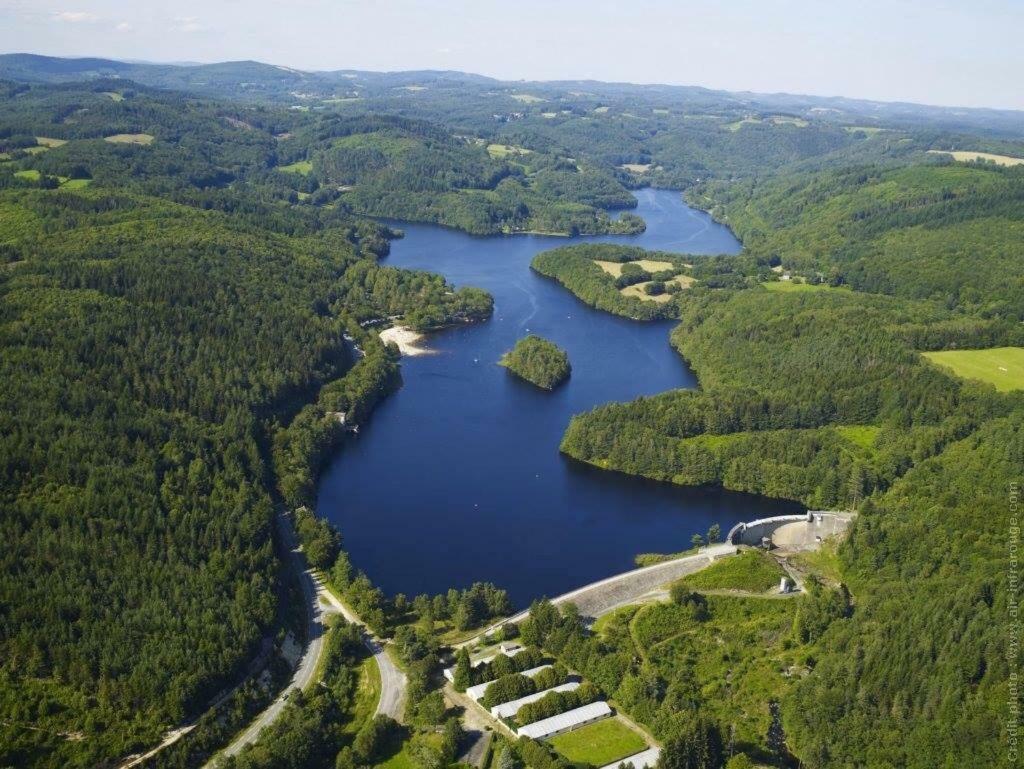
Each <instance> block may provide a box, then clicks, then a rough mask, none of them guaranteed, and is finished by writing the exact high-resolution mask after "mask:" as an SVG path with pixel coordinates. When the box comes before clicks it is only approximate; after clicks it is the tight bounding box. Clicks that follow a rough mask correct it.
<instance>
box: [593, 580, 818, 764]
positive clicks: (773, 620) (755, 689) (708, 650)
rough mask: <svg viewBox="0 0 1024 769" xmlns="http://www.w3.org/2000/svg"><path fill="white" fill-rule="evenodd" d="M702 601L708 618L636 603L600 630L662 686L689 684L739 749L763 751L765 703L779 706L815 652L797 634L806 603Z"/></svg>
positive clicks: (768, 720)
mask: <svg viewBox="0 0 1024 769" xmlns="http://www.w3.org/2000/svg"><path fill="white" fill-rule="evenodd" d="M705 599H706V601H707V603H706V615H705V616H703V617H698V616H696V615H695V614H694V611H693V609H692V607H689V606H683V605H677V604H674V603H669V602H665V603H654V604H645V605H640V606H637V605H635V604H634V605H632V606H627V607H623V609H621V610H619V611H617V612H615V613H613V614H612V615H609V618H608V619H607V620H605V621H604V622H603V623H601V624H600V625H599V626H598V627H595V631H596V632H600V634H601V637H602V639H603V640H604V641H605V642H606V643H608V644H610V645H611V646H612V647H614V648H615V649H616V650H617V651H619V652H622V653H625V654H628V655H631V656H636V657H637V658H639V659H641V660H643V661H644V663H645V664H646V665H647V666H648V667H649V669H650V670H651V671H652V672H653V673H655V674H656V675H658V676H660V677H661V678H662V679H663V680H666V681H672V680H689V681H692V682H693V685H694V687H695V690H696V691H700V692H701V708H702V710H705V711H706V714H707V715H708V717H710V718H713V719H714V720H715V721H717V722H718V723H723V724H731V725H734V726H735V739H736V741H737V744H741V743H745V744H748V745H761V744H763V741H764V735H765V734H767V731H768V727H769V725H770V723H771V715H770V713H769V709H768V703H769V702H770V701H772V700H780V699H781V698H782V697H783V696H784V695H785V693H786V691H787V690H788V689H789V687H790V686H792V685H793V683H794V682H795V681H796V680H798V679H799V678H800V676H801V675H802V674H803V673H804V672H805V671H806V659H807V655H808V653H809V651H810V647H809V646H808V645H806V644H803V643H800V642H799V641H798V640H797V639H796V638H794V634H793V627H794V621H795V619H796V617H797V614H798V613H799V611H800V606H801V604H802V601H803V598H796V599H793V600H786V601H780V600H776V599H773V598H767V597H765V598H761V597H750V596H733V595H706V596H705ZM602 619H604V618H602Z"/></svg>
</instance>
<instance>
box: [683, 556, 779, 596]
mask: <svg viewBox="0 0 1024 769" xmlns="http://www.w3.org/2000/svg"><path fill="white" fill-rule="evenodd" d="M784 576H786V572H785V571H783V570H782V567H781V566H779V564H777V563H776V562H775V559H774V558H772V557H771V556H769V555H765V554H764V553H762V552H761V551H760V550H748V551H746V552H744V553H740V554H739V555H736V556H732V557H729V558H723V559H722V560H720V561H717V562H715V563H713V564H712V565H711V566H709V567H708V568H706V569H703V570H702V571H698V572H696V573H694V574H690V575H688V576H686V577H683V578H682V579H681V580H680V582H682V583H683V584H685V585H686V586H687V587H692V588H694V589H696V590H747V591H750V592H751V593H763V592H765V591H767V590H771V589H772V588H774V587H777V586H778V584H779V580H781V579H782V578H783V577H784Z"/></svg>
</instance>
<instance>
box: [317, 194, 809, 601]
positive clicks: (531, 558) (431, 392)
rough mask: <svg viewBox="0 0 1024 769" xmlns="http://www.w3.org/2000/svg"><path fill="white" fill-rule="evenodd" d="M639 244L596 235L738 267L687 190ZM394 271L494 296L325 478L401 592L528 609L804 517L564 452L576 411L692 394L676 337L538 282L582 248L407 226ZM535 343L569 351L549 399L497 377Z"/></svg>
mask: <svg viewBox="0 0 1024 769" xmlns="http://www.w3.org/2000/svg"><path fill="white" fill-rule="evenodd" d="M637 198H638V201H639V206H638V208H637V210H636V212H637V213H638V214H640V215H641V216H643V218H644V219H645V220H646V221H647V231H646V232H644V233H643V234H642V235H638V236H629V237H626V236H609V237H596V238H587V240H590V241H606V242H621V243H629V244H631V245H638V246H643V247H645V248H648V249H657V250H665V251H675V252H681V253H690V254H718V253H736V252H738V251H739V248H740V245H739V243H738V242H737V241H736V239H735V238H734V237H733V235H732V233H731V232H730V231H729V230H728V229H727V228H726V227H723V226H721V225H719V224H716V223H715V222H713V221H712V220H711V218H710V217H708V216H707V215H706V214H705V213H703V212H700V211H696V210H694V209H691V208H689V207H688V206H686V205H685V204H684V203H683V201H682V198H681V197H680V195H679V193H677V192H671V191H665V190H649V189H648V190H640V191H639V192H637ZM398 226H400V227H401V228H402V229H403V230H404V231H405V238H403V239H402V240H398V241H395V242H393V243H392V249H391V254H390V256H388V258H387V259H386V260H384V263H385V264H389V265H393V266H396V267H407V268H413V269H424V270H431V271H434V272H438V273H441V274H442V275H444V276H445V277H446V278H448V279H449V280H450V281H451V282H452V283H454V284H455V285H457V286H466V285H471V286H478V287H480V288H484V289H487V290H488V291H490V292H491V294H492V295H493V296H494V302H495V310H494V317H493V318H492V319H491V320H489V321H487V322H484V323H479V324H473V325H468V326H463V327H458V328H452V329H447V330H444V331H440V332H438V333H436V334H433V335H431V336H430V338H429V341H428V346H429V347H430V348H432V349H433V350H434V351H436V354H434V355H429V356H421V357H405V358H403V360H402V377H403V380H404V384H403V387H402V389H401V390H400V391H399V392H397V393H396V394H394V395H392V396H390V397H389V398H387V399H386V400H385V401H384V402H383V403H382V404H381V405H380V406H379V407H378V408H377V410H376V411H375V413H374V415H373V416H372V417H371V419H370V422H369V423H368V424H367V425H364V426H363V427H362V428H361V431H360V433H359V435H358V436H357V437H355V438H354V439H352V440H350V441H348V442H346V443H345V445H344V446H343V447H342V448H341V449H340V450H339V452H338V455H337V456H336V457H335V458H334V459H333V461H332V462H331V463H330V465H329V467H328V468H327V469H326V470H325V472H324V474H323V476H322V479H321V482H320V490H319V501H318V512H319V514H320V515H322V516H325V517H327V518H328V519H330V520H331V521H332V522H333V523H335V524H336V525H337V526H338V528H339V529H340V530H341V532H342V536H343V538H344V543H345V548H346V550H348V552H349V553H350V555H351V556H352V560H353V562H354V563H355V565H356V566H357V567H358V568H361V569H363V570H364V571H365V572H366V573H367V574H368V575H369V576H370V578H371V579H372V580H373V582H374V583H375V584H376V585H378V586H380V587H381V588H382V589H383V590H385V591H386V592H388V593H397V592H403V593H406V594H407V595H416V594H418V593H431V594H433V593H437V592H442V591H445V590H447V589H448V588H449V587H453V586H454V587H465V586H468V585H469V584H471V583H472V582H474V581H478V580H486V581H491V582H494V583H496V584H497V585H499V586H501V587H504V588H506V589H507V590H508V591H509V593H510V594H511V596H512V599H513V601H515V602H516V603H517V604H518V605H525V604H527V603H528V602H529V601H530V600H531V599H533V598H535V597H538V596H542V595H548V596H551V595H557V594H559V593H562V592H565V591H567V590H569V589H571V588H574V587H578V586H580V585H583V584H586V583H588V582H591V581H593V580H595V579H600V578H602V577H605V576H609V575H611V574H614V573H616V572H619V571H623V570H625V569H628V568H630V567H631V565H632V563H633V556H634V555H636V554H637V553H640V552H672V551H677V550H682V549H685V548H686V547H689V541H690V537H691V535H692V534H693V533H694V532H705V531H707V529H708V527H709V526H710V525H711V524H713V523H718V524H720V525H721V526H722V530H723V532H724V531H727V530H728V528H729V527H730V526H731V525H732V524H733V523H735V522H736V521H740V520H748V519H751V518H759V517H763V516H764V515H768V514H774V513H781V512H792V511H794V510H795V509H796V507H795V506H794V505H792V504H790V503H787V502H780V501H777V500H767V499H762V498H759V497H752V496H749V495H745V494H738V493H733V492H727V491H723V490H718V489H692V488H682V487H677V486H672V485H670V484H663V483H656V482H653V481H646V480H643V479H637V478H631V477H629V476H625V475H621V474H618V473H612V472H605V471H601V470H597V469H595V468H591V467H589V466H586V465H582V464H580V463H578V462H575V461H573V460H570V459H568V458H566V457H564V456H562V455H561V454H559V452H558V444H559V442H560V440H561V437H562V433H563V432H564V430H565V427H566V425H567V424H568V422H569V419H570V417H571V416H572V415H573V414H578V413H580V412H583V411H588V410H590V409H591V408H593V407H594V406H597V405H599V404H602V403H607V402H609V401H627V400H632V399H633V398H636V397H637V396H641V395H654V394H656V393H660V392H664V391H665V390H670V389H673V388H692V387H696V386H697V381H696V377H695V376H694V375H693V373H692V372H691V371H690V370H689V368H688V367H687V366H686V364H685V363H684V361H683V360H682V359H681V358H680V357H679V355H678V354H677V353H676V352H675V351H674V350H672V348H671V347H670V346H669V341H668V337H669V332H670V331H671V329H672V326H673V323H671V322H659V323H639V322H635V321H630V320H626V319H624V318H619V317H616V316H613V315H609V314H607V313H603V312H600V311H598V310H593V309H591V308H589V307H587V306H586V305H584V304H583V303H582V302H580V301H578V300H577V299H576V298H575V297H573V296H572V294H570V293H569V292H568V291H566V290H565V289H564V288H562V287H561V286H560V285H558V284H557V283H555V282H554V281H552V280H549V279H547V278H544V277H541V276H540V275H537V274H536V273H534V272H532V271H531V270H530V267H529V265H530V260H531V259H532V258H533V257H534V255H535V254H537V253H538V252H540V251H543V250H546V249H550V248H554V247H557V246H563V245H566V244H568V243H571V242H580V241H582V240H584V239H583V238H574V239H568V238H558V237H545V236H528V235H515V236H504V237H503V236H496V237H486V238H480V237H472V236H470V235H466V234H464V233H461V232H458V231H455V230H449V229H445V228H442V227H436V226H433V225H424V224H409V223H400V224H398ZM527 333H536V334H540V335H541V336H544V337H546V338H548V339H551V340H552V341H553V342H555V343H556V344H557V345H559V346H560V347H562V348H563V349H565V350H566V351H567V352H568V354H569V360H570V362H571V363H572V376H571V378H570V379H569V381H568V382H566V383H565V384H564V385H562V386H561V387H559V388H558V389H556V390H555V391H554V392H545V391H542V390H539V389H537V388H535V387H533V386H532V385H529V384H526V383H523V382H521V381H519V380H517V379H516V378H514V377H512V376H511V375H509V374H508V372H507V371H506V370H505V369H503V368H501V367H500V366H498V365H497V361H498V359H499V358H500V357H501V355H502V353H504V352H505V351H506V350H508V349H509V348H511V347H512V346H513V345H514V344H515V342H516V340H518V339H519V338H520V337H522V336H524V335H525V334H527Z"/></svg>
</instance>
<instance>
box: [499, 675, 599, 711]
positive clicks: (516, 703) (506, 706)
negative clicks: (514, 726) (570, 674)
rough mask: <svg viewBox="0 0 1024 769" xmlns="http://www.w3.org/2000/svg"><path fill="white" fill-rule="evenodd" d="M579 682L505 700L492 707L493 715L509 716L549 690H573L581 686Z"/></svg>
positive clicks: (571, 682)
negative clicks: (516, 698)
mask: <svg viewBox="0 0 1024 769" xmlns="http://www.w3.org/2000/svg"><path fill="white" fill-rule="evenodd" d="M579 686H580V685H579V683H578V682H576V681H570V682H569V683H567V684H562V685H561V686H556V687H554V688H553V689H545V690H544V691H542V692H537V693H536V694H528V695H526V696H525V697H520V698H519V699H518V700H512V701H510V702H503V703H501V704H500V705H495V706H494V707H493V708H491V715H492V716H494V717H495V718H509V717H511V716H514V715H515V714H516V713H518V712H519V708H521V707H522V706H523V705H527V704H529V703H531V702H536V701H537V700H539V699H540V698H541V697H543V696H544V695H545V694H548V693H549V692H571V691H572V690H573V689H578V688H579Z"/></svg>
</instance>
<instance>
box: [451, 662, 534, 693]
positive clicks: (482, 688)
mask: <svg viewBox="0 0 1024 769" xmlns="http://www.w3.org/2000/svg"><path fill="white" fill-rule="evenodd" d="M549 667H551V666H550V665H540V666H538V667H535V668H530V669H529V670H524V671H523V672H522V673H521V674H520V675H524V676H526V677H527V678H533V677H534V676H535V675H537V674H538V673H539V672H540V671H542V670H545V669H547V668H549ZM493 683H494V681H485V682H484V683H482V684H477V685H476V686H470V687H469V688H468V689H466V695H467V696H469V697H471V698H472V699H473V700H474V701H477V700H479V699H480V698H481V697H483V696H484V692H486V691H487V688H488V687H489V686H490V685H491V684H493Z"/></svg>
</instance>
